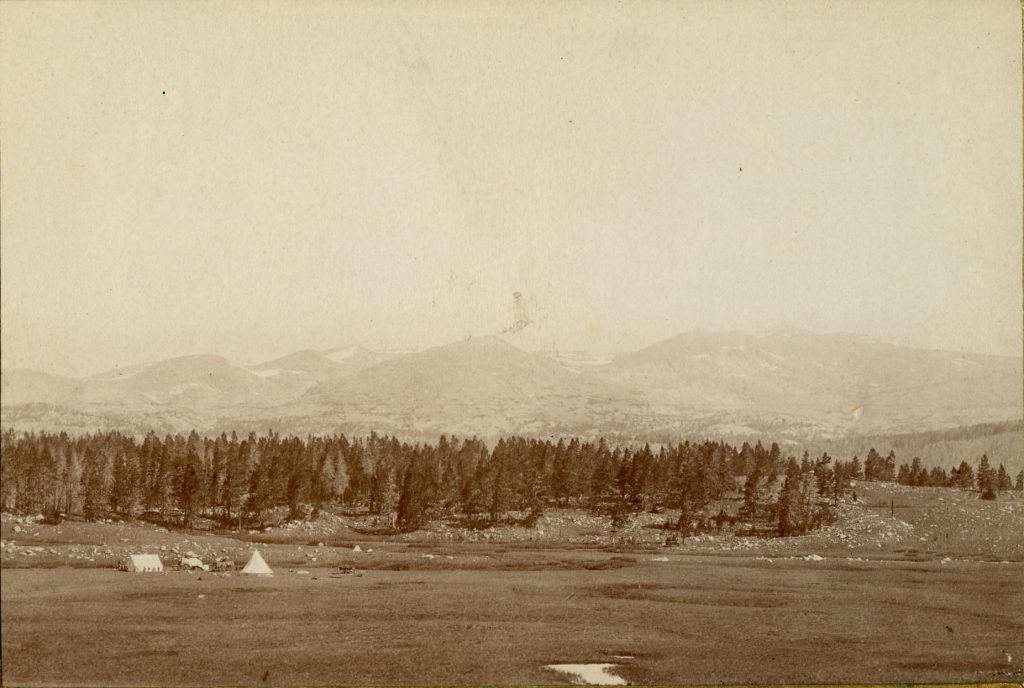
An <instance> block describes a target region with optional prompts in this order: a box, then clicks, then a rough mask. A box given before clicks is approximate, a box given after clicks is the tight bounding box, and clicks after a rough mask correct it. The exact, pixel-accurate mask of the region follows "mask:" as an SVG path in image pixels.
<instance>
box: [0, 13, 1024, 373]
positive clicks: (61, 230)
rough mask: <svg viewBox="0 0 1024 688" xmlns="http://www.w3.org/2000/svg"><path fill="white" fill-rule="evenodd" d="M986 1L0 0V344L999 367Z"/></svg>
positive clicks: (37, 349) (1006, 307)
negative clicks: (449, 347)
mask: <svg viewBox="0 0 1024 688" xmlns="http://www.w3.org/2000/svg"><path fill="white" fill-rule="evenodd" d="M1020 33H1021V21H1020V6H1019V4H1018V3H1016V2H1014V1H1006V2H982V1H975V2H954V1H946V2H933V1H930V0H929V1H927V2H899V1H895V2H894V1H892V0H884V1H882V2H864V1H857V2H853V1H850V2H833V3H827V2H824V1H820V0H813V1H808V2H797V1H785V2H783V1H779V2H752V1H750V2H735V3H729V2H713V3H712V2H708V3H699V2H673V3H661V2H654V1H650V2H621V3H611V2H594V1H588V2H580V3H572V2H561V3H544V4H529V3H527V4H523V3H510V4H508V5H500V4H499V3H493V2H484V1H483V0H465V1H463V2H450V3H439V4H431V3H397V4H396V3H371V2H355V3H344V4H343V3H337V4H335V3H331V4H315V3H311V2H269V3H268V2H264V3H235V2H232V3H226V4H218V3H213V2H209V3H207V2H204V3H189V4H186V5H178V4H173V3H169V2H160V3H156V2H152V3H142V2H130V3H123V4H122V3H94V2H87V1H78V2H56V3H44V2H3V3H0V60H2V63H0V108H2V109H0V193H2V199H0V200H2V204H0V221H2V242H0V243H2V246H0V249H2V252H0V260H2V278H0V279H2V292H0V298H2V362H3V366H4V367H32V368H39V369H44V370H50V371H53V372H59V373H70V374H86V373H94V372H98V371H100V370H103V369H106V368H110V367H113V366H116V365H126V364H130V363H135V362H140V361H146V360H152V359H158V358H164V357H169V356H173V355H180V354H189V353H221V354H224V355H226V356H228V357H229V358H230V359H232V360H234V361H236V362H239V363H244V362H247V361H254V360H259V359H266V358H270V357H273V356H277V355H281V354H284V353H288V352H290V351H294V350H297V349H301V348H325V347H329V346H339V345H343V344H349V343H362V344H364V345H367V346H371V347H390V348H400V347H402V348H404V347H420V346H425V345H434V344H440V343H444V342H447V341H451V340H454V339H458V338H462V337H465V336H467V335H470V334H475V335H481V334H488V333H492V332H495V331H497V330H499V329H501V328H502V327H504V326H506V325H508V324H510V320H511V315H512V293H513V292H514V291H517V290H518V291H520V292H522V293H523V294H524V296H525V299H526V302H527V304H528V306H529V308H530V309H531V315H532V316H533V317H534V318H535V319H537V320H538V322H539V323H540V325H541V327H540V331H541V332H542V333H543V336H544V338H545V339H546V341H544V342H541V343H542V344H544V345H547V346H552V347H557V348H562V349H573V348H580V349H592V350H603V351H608V350H624V349H633V348H638V347H640V346H643V345H646V344H650V343H653V342H654V341H656V340H659V339H662V338H665V337H668V336H671V335H673V334H676V333H678V332H680V331H683V330H688V329H693V328H698V327H703V328H708V329H745V330H752V329H761V328H765V327H776V326H797V327H804V328H808V329H811V330H820V331H837V330H839V331H853V332H859V333H863V334H867V335H870V336H874V337H876V338H879V339H883V340H886V341H892V342H895V343H899V344H908V345H913V346H919V347H926V348H945V349H964V350H970V351H978V352H988V353H1002V354H1012V355H1020V352H1021V346H1022V344H1021V225H1022V218H1021V207H1022V199H1021V181H1022V180H1021V169H1022V161H1021V150H1022V145H1021V64H1020V55H1021V42H1020V41H1021V39H1020Z"/></svg>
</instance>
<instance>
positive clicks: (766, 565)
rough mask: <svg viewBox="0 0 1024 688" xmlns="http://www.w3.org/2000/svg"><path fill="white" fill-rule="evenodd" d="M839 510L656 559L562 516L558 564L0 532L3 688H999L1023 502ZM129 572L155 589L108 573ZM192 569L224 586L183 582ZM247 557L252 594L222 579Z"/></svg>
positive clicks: (865, 491) (137, 530) (544, 549)
mask: <svg viewBox="0 0 1024 688" xmlns="http://www.w3.org/2000/svg"><path fill="white" fill-rule="evenodd" d="M857 490H858V492H859V495H860V504H858V505H853V506H851V507H850V508H849V509H846V510H844V511H843V512H842V514H843V517H842V519H841V520H840V522H839V523H838V524H836V525H835V526H833V527H830V528H827V529H823V530H822V531H819V532H815V533H811V534H808V535H804V536H800V537H792V538H774V539H763V538H724V537H722V538H716V537H714V536H696V537H691V538H686V539H684V540H683V541H682V542H681V543H679V544H678V545H674V546H670V547H666V546H664V545H663V544H652V543H646V542H640V543H639V544H637V543H634V544H624V543H619V544H615V543H614V539H613V538H610V537H608V535H609V534H610V532H611V531H610V530H608V529H607V528H606V527H605V526H602V525H601V524H600V523H596V522H594V521H588V520H586V518H585V517H584V515H583V514H582V513H575V512H572V511H565V512H562V511H552V512H551V513H550V515H549V516H548V519H549V521H548V524H549V525H548V529H550V527H551V525H550V524H552V523H555V524H557V525H558V526H560V527H562V529H563V534H564V533H568V532H570V531H569V530H568V528H569V526H570V525H571V524H573V523H576V524H577V526H576V527H577V530H576V531H572V537H566V538H564V539H563V540H562V541H558V540H554V539H548V540H545V539H543V538H541V537H540V536H539V535H538V536H537V538H536V539H534V540H530V539H528V537H524V534H523V532H520V531H522V529H515V528H507V529H504V530H502V529H495V530H494V532H493V533H489V534H488V535H489V537H490V539H485V538H483V537H482V536H481V534H480V533H476V534H475V535H476V536H477V537H476V539H469V538H463V539H461V540H460V539H458V538H455V537H453V535H452V533H451V529H441V528H439V527H433V528H432V527H427V528H425V529H423V530H422V531H419V532H417V533H412V534H405V535H368V534H365V533H359V532H357V531H356V530H353V528H352V527H351V524H348V525H347V524H346V519H345V518H344V517H343V516H332V517H328V516H326V515H325V516H324V517H322V518H321V519H319V520H318V521H316V522H313V523H310V524H308V525H292V526H288V525H283V526H282V527H279V528H274V529H268V530H267V531H266V532H260V533H249V532H242V533H238V534H234V533H230V532H214V533H206V532H198V531H176V530H168V529H166V528H160V527H155V526H152V525H149V524H145V523H129V522H104V523H85V522H72V521H65V522H64V523H62V524H60V525H47V524H44V523H41V522H35V521H33V520H31V519H24V518H21V519H18V520H14V519H13V518H11V517H10V516H8V515H5V516H4V521H3V524H2V535H3V538H2V539H3V540H4V546H3V547H2V549H0V553H2V554H0V556H2V559H0V564H2V567H3V576H2V598H0V602H2V614H3V618H2V621H3V626H4V629H5V632H4V634H3V641H2V642H3V648H2V649H3V656H4V660H5V661H4V666H3V676H4V681H5V683H19V684H25V683H33V684H35V683H47V684H59V683H64V684H88V683H113V682H119V681H123V680H124V679H125V677H130V680H131V682H133V683H141V684H179V685H223V684H228V683H244V684H253V683H263V684H267V685H296V684H301V685H327V684H339V683H343V684H351V683H359V684H368V683H370V684H372V683H377V684H400V683H406V684H408V683H473V684H513V683H514V684H525V683H531V684H566V683H570V682H573V680H574V679H573V677H572V676H571V675H570V674H566V673H562V672H559V671H554V670H552V669H549V668H546V667H548V666H549V665H562V664H581V663H604V664H612V665H614V666H613V667H611V668H610V669H609V671H610V672H612V674H613V675H614V676H617V677H620V678H621V679H622V680H624V681H627V682H629V683H678V682H687V683H702V682H712V681H715V682H717V681H719V680H721V681H726V682H731V683H743V682H753V681H757V682H772V681H775V682H782V681H793V680H799V681H801V682H816V681H823V682H835V681H854V680H870V679H871V678H872V677H877V679H878V680H886V681H907V682H925V681H940V680H943V679H944V678H946V677H948V676H951V675H956V676H962V677H964V678H965V680H972V681H977V682H987V681H1015V680H1020V678H1021V675H1022V674H1021V672H1022V668H1024V663H1022V661H1021V659H1022V658H1024V640H1022V639H1024V594H1022V590H1021V586H1020V580H1021V576H1022V575H1024V563H1022V552H1021V551H1020V537H1019V532H1020V524H1021V519H1022V511H1021V507H1022V503H1021V500H1020V499H1019V498H1017V497H1016V496H1015V495H1009V496H1004V497H1003V498H1002V499H1000V500H998V501H995V502H984V501H981V500H979V499H978V498H977V496H976V495H975V494H972V493H965V492H962V491H958V490H953V489H949V488H909V487H905V486H900V485H895V484H889V483H874V484H868V483H860V484H858V486H857ZM854 509H856V511H854ZM14 526H18V531H19V532H15V531H14ZM534 530H535V532H534V534H535V535H537V532H536V531H540V530H544V526H538V527H536V528H535V529H534ZM467 534H468V533H467ZM570 539H571V540H574V542H569V541H568V540H570ZM12 541H13V542H12ZM741 543H742V544H741ZM137 552H146V553H149V554H153V555H156V556H158V557H159V558H160V560H161V561H162V562H163V564H164V567H165V570H164V572H162V573H138V574H135V573H126V572H122V571H118V570H117V564H118V561H119V560H120V559H121V558H123V557H124V556H125V555H127V554H130V553H137ZM190 552H191V553H192V554H194V555H196V556H197V557H198V558H199V559H201V560H202V561H203V562H204V563H205V564H207V565H209V564H211V563H213V562H214V561H215V560H216V559H218V558H227V559H230V560H231V562H232V563H233V564H234V570H233V571H224V572H217V571H210V572H204V571H201V570H191V571H190V570H186V569H183V568H181V567H180V566H179V565H178V562H179V561H180V559H181V558H182V557H185V555H187V554H189V553H190ZM254 552H259V553H260V557H261V559H263V560H264V561H265V563H266V564H267V566H268V568H270V569H272V570H273V575H272V576H249V575H242V573H241V570H242V569H243V568H244V567H245V566H246V565H247V564H248V563H250V561H251V560H252V559H253V553H254ZM186 558H187V557H186ZM341 571H347V573H341ZM97 636H99V637H103V638H104V641H103V642H101V643H94V642H85V639H87V638H90V637H97ZM730 638H735V639H736V642H729V641H728V640H727V639H730ZM723 639H725V640H723ZM811 657H813V658H815V659H814V661H810V660H809V659H808V658H811Z"/></svg>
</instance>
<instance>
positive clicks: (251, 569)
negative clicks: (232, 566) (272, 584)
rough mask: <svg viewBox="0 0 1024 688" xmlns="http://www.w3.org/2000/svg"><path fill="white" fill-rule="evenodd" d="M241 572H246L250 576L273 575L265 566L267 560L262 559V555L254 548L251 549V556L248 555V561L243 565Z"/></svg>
mask: <svg viewBox="0 0 1024 688" xmlns="http://www.w3.org/2000/svg"><path fill="white" fill-rule="evenodd" d="M241 573H247V574H249V575H252V576H273V575H274V572H273V571H271V570H270V567H269V566H267V562H265V561H263V557H261V556H260V553H259V552H258V551H256V550H253V553H252V556H251V557H249V563H248V564H246V565H245V568H244V569H242V571H241Z"/></svg>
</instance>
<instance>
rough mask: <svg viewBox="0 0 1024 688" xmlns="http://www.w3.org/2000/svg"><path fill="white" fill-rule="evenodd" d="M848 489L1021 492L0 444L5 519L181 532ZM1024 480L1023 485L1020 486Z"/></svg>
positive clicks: (707, 520) (652, 507)
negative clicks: (72, 518) (286, 521)
mask: <svg viewBox="0 0 1024 688" xmlns="http://www.w3.org/2000/svg"><path fill="white" fill-rule="evenodd" d="M852 479H865V480H877V481H888V482H892V481H895V480H897V479H898V480H899V481H900V482H903V483H906V484H912V485H942V486H957V487H961V488H964V489H973V488H974V487H975V486H977V487H978V489H979V490H981V491H982V492H983V494H984V496H986V497H990V496H994V494H991V495H990V494H989V493H994V492H998V491H1002V490H1006V489H1011V488H1013V487H1014V485H1012V484H1011V482H1010V476H1009V474H1008V472H1007V471H1006V470H1005V468H1004V467H1003V466H999V468H998V471H997V469H996V467H995V466H993V465H990V464H989V461H988V458H987V457H981V459H980V461H979V463H978V464H977V467H976V468H975V467H974V464H973V462H972V463H971V464H969V463H967V462H966V461H962V462H960V463H959V465H955V466H951V468H950V470H949V471H948V472H947V471H946V470H944V469H941V468H938V467H936V468H933V469H932V470H931V471H927V470H925V469H924V468H923V467H922V466H921V463H920V461H919V460H915V461H914V462H912V463H911V464H909V465H903V466H901V467H900V468H899V469H898V468H897V459H896V454H895V453H894V452H892V451H890V452H889V453H888V455H886V456H882V455H881V454H879V453H878V452H876V451H875V450H874V449H872V450H871V451H870V452H869V453H868V454H867V456H866V457H865V459H864V461H863V463H862V462H861V459H859V458H857V457H854V458H852V459H850V460H848V461H841V460H833V459H832V457H830V456H829V455H828V454H823V455H822V456H820V457H817V458H815V459H811V458H810V457H809V456H808V455H807V454H806V453H805V454H804V455H803V457H802V459H801V460H800V461H799V462H798V461H797V460H796V458H795V457H786V456H784V455H783V452H782V450H781V449H780V448H779V445H778V444H777V443H772V444H771V445H770V447H765V446H764V445H763V444H762V443H761V442H757V443H756V444H755V445H753V446H752V445H750V444H749V443H744V444H743V445H742V446H740V447H734V446H731V445H729V444H726V443H724V442H713V441H705V442H702V443H690V442H684V443H682V444H673V445H664V446H662V447H660V448H659V449H658V450H657V451H654V450H652V449H651V448H650V446H648V445H645V446H643V447H640V448H636V447H611V446H609V444H608V443H607V442H606V441H605V440H600V441H598V442H582V441H580V440H579V439H577V438H570V439H566V438H562V439H559V440H558V441H557V442H555V441H551V440H546V441H542V440H537V439H528V438H523V437H509V438H504V439H501V440H499V441H498V442H497V444H495V446H494V447H493V448H489V447H488V446H487V445H486V444H484V443H483V442H482V441H480V440H478V439H476V438H471V439H457V438H448V437H446V436H442V437H441V438H440V439H439V440H438V441H437V442H436V443H434V444H429V443H427V444H409V443H405V442H399V441H398V440H397V439H395V438H393V437H385V436H380V435H377V434H374V433H371V434H370V435H369V436H367V437H362V438H353V439H350V438H348V437H346V436H344V435H332V436H309V437H306V438H304V439H303V438H298V437H282V436H281V435H278V434H277V433H273V432H271V433H268V434H264V435H256V434H254V433H253V434H250V435H248V436H247V437H245V438H239V437H238V436H237V435H235V434H232V435H231V436H228V435H226V434H222V435H220V436H219V437H217V438H204V437H201V436H200V435H199V434H198V433H196V432H194V431H193V432H192V433H190V434H189V435H188V436H187V437H186V436H183V435H180V434H178V435H173V436H172V435H167V436H165V437H164V438H162V439H161V438H160V437H158V436H157V435H156V434H153V433H150V434H149V435H147V436H146V437H145V438H144V439H143V440H142V441H141V442H140V441H137V440H135V439H133V438H132V437H128V436H125V435H122V434H120V433H117V432H108V433H99V434H94V435H82V436H78V437H71V436H69V435H67V434H66V433H61V434H47V433H40V434H34V433H32V434H28V433H23V434H16V433H15V432H14V431H12V430H7V431H6V432H4V433H3V435H2V438H0V501H2V506H3V508H4V509H5V510H11V511H17V512H21V513H37V512H39V513H45V514H48V515H50V516H51V517H52V518H60V517H61V515H69V514H80V515H82V516H84V517H85V518H90V519H95V518H102V517H107V516H109V515H115V516H119V517H129V518H130V517H144V518H148V519H150V520H160V521H163V522H168V523H175V524H178V525H183V526H187V527H191V526H193V525H195V524H197V523H198V522H200V521H205V522H207V525H208V527H211V526H212V527H216V526H217V525H218V524H219V525H220V526H221V527H232V526H233V527H241V526H242V525H250V524H251V525H263V524H265V523H266V519H267V517H268V514H269V513H270V512H271V511H272V510H275V509H279V508H287V515H288V516H287V517H288V518H293V519H294V518H305V517H307V516H315V515H316V514H317V513H318V512H320V511H321V510H324V509H330V508H335V507H347V508H356V509H362V510H366V511H368V512H370V513H375V514H379V515H381V516H383V517H385V520H386V522H387V523H388V524H389V525H393V526H395V527H397V528H399V529H402V530H414V529H416V528H419V527H421V526H423V525H424V524H425V523H427V522H428V521H431V520H434V519H438V518H453V517H454V518H461V519H463V520H464V521H465V522H466V523H468V524H473V523H490V524H493V523H496V522H498V521H500V520H502V519H507V518H510V517H512V516H509V514H510V513H514V514H515V516H514V517H515V518H520V519H525V520H527V521H529V520H531V519H536V518H537V517H538V516H539V515H541V514H542V513H543V511H544V510H545V509H548V508H558V507H570V506H571V507H575V508H588V509H591V510H592V511H594V512H596V513H604V514H610V515H612V516H613V517H618V518H624V517H625V516H627V515H628V514H630V513H636V512H639V511H657V510H658V509H660V508H670V509H675V510H679V516H678V518H677V519H676V521H675V523H674V524H666V526H667V527H673V528H676V529H678V530H680V531H683V532H694V531H700V530H707V529H712V528H715V529H719V528H721V527H722V526H723V525H724V523H725V522H726V521H728V522H729V523H730V524H733V523H735V522H736V521H737V520H743V521H745V522H747V523H761V524H762V525H765V524H767V525H768V526H769V527H775V526H777V527H778V530H779V532H780V533H792V532H800V531H801V530H804V529H807V528H811V527H814V526H815V525H817V524H819V523H821V522H824V521H826V520H827V519H828V517H829V504H830V502H832V503H834V502H836V501H837V500H838V499H839V498H840V497H842V496H843V495H844V494H845V493H846V492H847V490H848V488H849V486H848V484H847V483H848V482H849V481H850V480H852ZM780 483H781V484H780ZM1020 484H1021V476H1020V475H1019V474H1018V475H1017V476H1016V485H1015V487H1016V489H1020ZM730 501H731V502H735V504H734V505H733V506H732V507H730V505H729V504H727V502H730ZM727 507H729V508H727Z"/></svg>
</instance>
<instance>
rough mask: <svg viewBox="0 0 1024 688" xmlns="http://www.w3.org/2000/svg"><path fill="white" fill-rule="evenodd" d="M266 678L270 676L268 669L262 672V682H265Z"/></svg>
mask: <svg viewBox="0 0 1024 688" xmlns="http://www.w3.org/2000/svg"><path fill="white" fill-rule="evenodd" d="M268 678H270V669H267V670H266V671H264V672H263V682H264V683H266V682H267V679H268Z"/></svg>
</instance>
